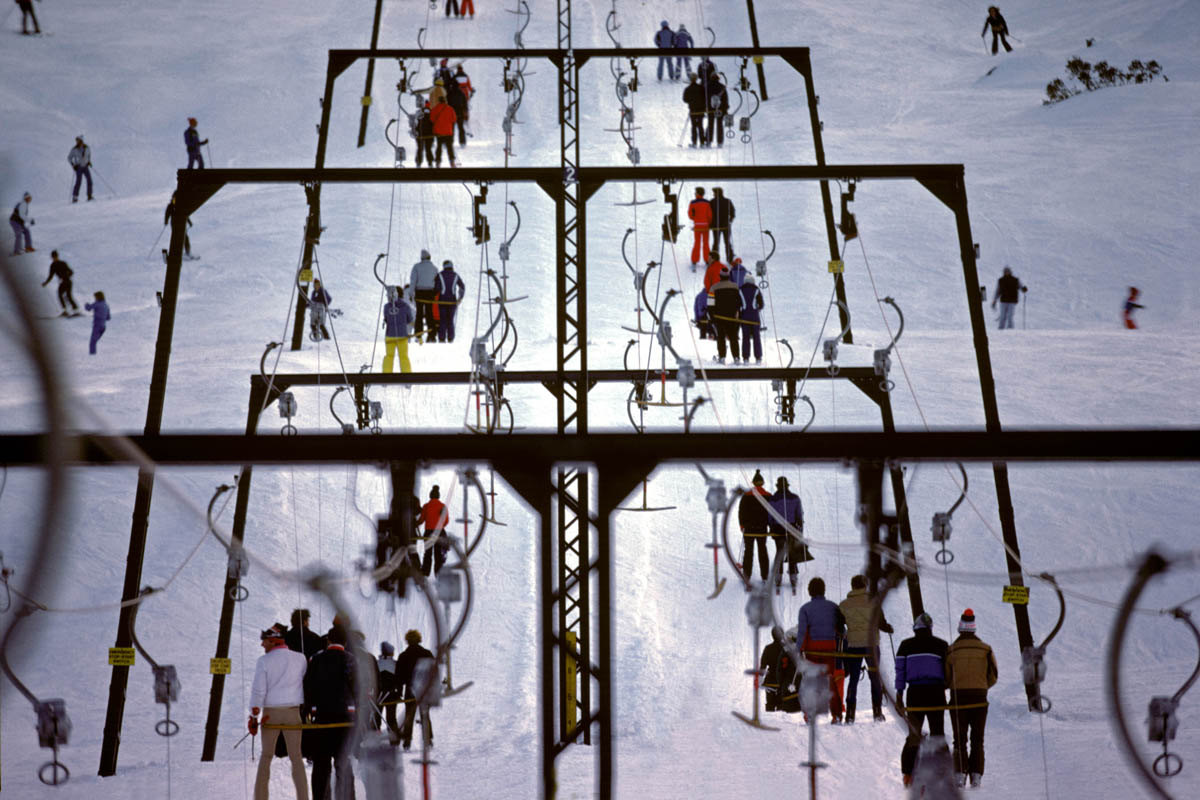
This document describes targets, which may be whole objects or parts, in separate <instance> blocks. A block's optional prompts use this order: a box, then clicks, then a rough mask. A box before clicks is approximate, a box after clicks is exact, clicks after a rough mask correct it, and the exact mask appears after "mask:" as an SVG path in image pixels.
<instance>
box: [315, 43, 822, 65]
mask: <svg viewBox="0 0 1200 800" xmlns="http://www.w3.org/2000/svg"><path fill="white" fill-rule="evenodd" d="M566 52H567V51H566V50H557V49H553V48H537V47H530V48H523V49H516V48H512V47H491V48H488V47H485V48H480V49H477V50H471V49H463V48H455V49H450V50H419V49H414V48H411V47H409V48H399V49H377V50H355V49H342V50H330V51H329V60H330V61H334V62H345V61H347V60H349V61H357V60H360V59H363V58H417V59H426V58H437V59H442V58H449V59H454V60H458V59H468V58H520V59H526V58H548V59H561V58H563V57H564V56H565V55H566ZM807 52H808V48H807V47H752V46H750V45H747V46H745V47H697V48H693V49H692V50H691V51H690V52H688V53H687V55H689V56H692V57H693V58H702V57H704V56H708V57H709V58H728V57H733V58H737V57H740V56H747V57H752V56H775V57H786V56H790V57H797V56H803V55H804V54H805V53H807ZM571 54H572V55H573V56H574V57H575V60H576V61H577V62H580V61H586V60H588V59H591V58H655V57H658V56H661V55H663V51H662V50H660V49H659V48H657V47H576V48H573V49H572V50H571ZM671 55H672V56H675V55H678V54H677V53H672V54H671Z"/></svg>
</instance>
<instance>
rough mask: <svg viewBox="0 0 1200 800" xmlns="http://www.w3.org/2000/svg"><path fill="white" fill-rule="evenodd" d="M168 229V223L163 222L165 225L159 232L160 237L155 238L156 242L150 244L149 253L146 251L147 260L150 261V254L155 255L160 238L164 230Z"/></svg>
mask: <svg viewBox="0 0 1200 800" xmlns="http://www.w3.org/2000/svg"><path fill="white" fill-rule="evenodd" d="M166 229H167V226H166V224H165V223H164V224H163V226H162V230H161V231H159V232H158V237H157V238H156V239H155V240H154V244H152V245H150V252H149V253H146V260H147V261H149V260H150V256H152V255H154V248H156V247H158V240H159V239H161V238H162V235H163V231H165V230H166Z"/></svg>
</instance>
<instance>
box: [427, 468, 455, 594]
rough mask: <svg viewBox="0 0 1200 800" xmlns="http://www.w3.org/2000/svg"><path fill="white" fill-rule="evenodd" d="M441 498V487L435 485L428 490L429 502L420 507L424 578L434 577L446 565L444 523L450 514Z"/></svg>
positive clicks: (446, 546) (447, 544)
mask: <svg viewBox="0 0 1200 800" xmlns="http://www.w3.org/2000/svg"><path fill="white" fill-rule="evenodd" d="M441 498H442V490H441V487H439V486H436V485H435V486H434V487H433V488H432V489H430V490H429V502H428V503H426V504H425V505H423V506H421V524H422V525H423V526H424V528H425V555H424V557H423V558H422V559H421V571H422V572H424V573H425V575H426V576H429V575H431V574H432V575H433V576H434V577H436V576H437V574H438V573H439V572H441V571H442V566H443V565H444V564H445V563H446V554H447V553H449V552H450V542H449V540H447V538H446V523H447V522H449V521H450V513H449V512H448V511H447V510H446V504H445V503H443V502H442V499H441ZM431 568H432V570H433V572H432V573H430V569H431Z"/></svg>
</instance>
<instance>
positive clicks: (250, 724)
mask: <svg viewBox="0 0 1200 800" xmlns="http://www.w3.org/2000/svg"><path fill="white" fill-rule="evenodd" d="M246 730H248V731H250V735H251V736H255V735H257V734H258V717H250V718H249V719H248V720H246Z"/></svg>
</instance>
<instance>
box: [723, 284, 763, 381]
mask: <svg viewBox="0 0 1200 800" xmlns="http://www.w3.org/2000/svg"><path fill="white" fill-rule="evenodd" d="M732 278H733V271H732V270H730V279H732ZM741 291H742V313H741V314H739V315H738V316H740V317H741V318H742V361H744V362H746V363H747V364H749V363H750V343H751V341H753V342H754V361H755V363H757V364H761V363H762V335H761V331H762V319H761V317H760V315H759V313H758V312H760V311H762V308H763V296H762V292H760V291H759V290H758V286H757V285H756V284H755V283H754V278H751V277H750V276H749V275H747V276H746V279H745V281H744V282H743V283H742V289H741Z"/></svg>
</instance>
